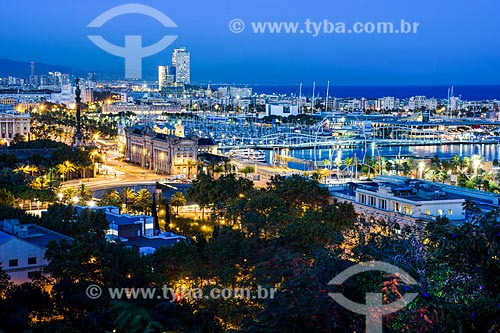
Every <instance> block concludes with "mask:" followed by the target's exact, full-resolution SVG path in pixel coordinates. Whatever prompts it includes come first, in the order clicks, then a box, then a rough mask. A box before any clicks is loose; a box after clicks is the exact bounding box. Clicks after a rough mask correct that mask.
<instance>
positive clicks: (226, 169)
mask: <svg viewBox="0 0 500 333" xmlns="http://www.w3.org/2000/svg"><path fill="white" fill-rule="evenodd" d="M222 163H223V165H222V167H223V169H224V173H225V174H226V175H227V173H228V172H230V171H231V169H232V165H231V159H230V158H227V157H224V159H223V161H222Z"/></svg>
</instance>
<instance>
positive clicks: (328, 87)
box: [325, 81, 330, 112]
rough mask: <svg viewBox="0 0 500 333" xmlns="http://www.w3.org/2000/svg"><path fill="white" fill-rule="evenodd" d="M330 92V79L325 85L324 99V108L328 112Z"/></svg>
mask: <svg viewBox="0 0 500 333" xmlns="http://www.w3.org/2000/svg"><path fill="white" fill-rule="evenodd" d="M329 92H330V81H328V84H327V85H326V99H325V110H326V112H328V95H329Z"/></svg>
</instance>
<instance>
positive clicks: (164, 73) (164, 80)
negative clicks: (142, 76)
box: [158, 66, 175, 91]
mask: <svg viewBox="0 0 500 333" xmlns="http://www.w3.org/2000/svg"><path fill="white" fill-rule="evenodd" d="M174 82H175V67H173V66H158V90H160V91H161V90H162V88H163V87H166V86H168V85H172V84H173V83H174Z"/></svg>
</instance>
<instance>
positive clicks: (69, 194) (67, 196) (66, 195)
mask: <svg viewBox="0 0 500 333" xmlns="http://www.w3.org/2000/svg"><path fill="white" fill-rule="evenodd" d="M62 194H63V201H64V202H71V201H72V200H73V198H75V197H78V196H77V191H76V189H75V188H73V187H67V188H65V189H64V190H62Z"/></svg>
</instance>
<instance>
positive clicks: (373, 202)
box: [370, 197, 375, 207]
mask: <svg viewBox="0 0 500 333" xmlns="http://www.w3.org/2000/svg"><path fill="white" fill-rule="evenodd" d="M370 206H374V207H375V197H370Z"/></svg>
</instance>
